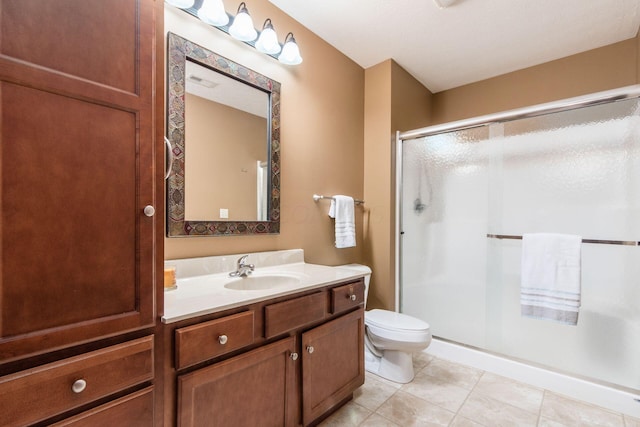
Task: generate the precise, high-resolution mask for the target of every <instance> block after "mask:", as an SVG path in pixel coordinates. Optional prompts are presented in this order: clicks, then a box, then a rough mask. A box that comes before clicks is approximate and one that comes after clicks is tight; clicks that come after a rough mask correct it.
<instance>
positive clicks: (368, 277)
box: [336, 264, 371, 308]
mask: <svg viewBox="0 0 640 427" xmlns="http://www.w3.org/2000/svg"><path fill="white" fill-rule="evenodd" d="M336 268H343V269H346V270H355V271H357V272H358V273H364V306H365V308H366V307H367V296H368V295H369V282H370V281H371V269H370V268H369V267H367V266H366V265H362V264H345V265H336Z"/></svg>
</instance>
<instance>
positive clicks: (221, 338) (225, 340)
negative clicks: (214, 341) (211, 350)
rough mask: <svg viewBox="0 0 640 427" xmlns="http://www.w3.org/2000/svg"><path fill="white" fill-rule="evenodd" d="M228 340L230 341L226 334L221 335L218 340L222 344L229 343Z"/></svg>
mask: <svg viewBox="0 0 640 427" xmlns="http://www.w3.org/2000/svg"><path fill="white" fill-rule="evenodd" d="M227 341H228V338H227V336H226V335H220V336H219V337H218V342H219V343H220V344H222V345H225V344H226V343H227Z"/></svg>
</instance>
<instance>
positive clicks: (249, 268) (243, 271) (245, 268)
mask: <svg viewBox="0 0 640 427" xmlns="http://www.w3.org/2000/svg"><path fill="white" fill-rule="evenodd" d="M248 256H249V255H245V256H242V257H240V258H239V259H238V266H237V269H236V271H232V272H231V273H229V277H247V276H248V275H249V274H251V273H253V270H254V269H255V266H254V265H253V264H245V263H244V262H245V261H246V260H247V257H248Z"/></svg>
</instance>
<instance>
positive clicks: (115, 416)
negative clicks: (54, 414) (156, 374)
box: [51, 387, 153, 427]
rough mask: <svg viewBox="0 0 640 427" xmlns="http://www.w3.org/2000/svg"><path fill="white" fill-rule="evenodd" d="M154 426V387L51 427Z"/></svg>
mask: <svg viewBox="0 0 640 427" xmlns="http://www.w3.org/2000/svg"><path fill="white" fill-rule="evenodd" d="M62 426H72V427H95V426H136V427H138V426H140V427H141V426H148V427H151V426H153V387H147V388H145V389H144V390H140V391H137V392H135V393H131V394H128V395H126V396H125V397H121V398H120V399H116V400H114V401H112V402H109V403H106V404H104V405H102V406H98V407H97V408H93V409H90V410H88V411H85V412H83V413H81V414H79V415H76V416H74V417H71V418H67V419H65V420H63V421H60V422H59V423H56V424H53V425H52V426H51V427H62Z"/></svg>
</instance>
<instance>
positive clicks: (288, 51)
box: [278, 32, 302, 65]
mask: <svg viewBox="0 0 640 427" xmlns="http://www.w3.org/2000/svg"><path fill="white" fill-rule="evenodd" d="M278 61H280V62H282V63H283V64H287V65H298V64H300V63H301V62H302V57H301V56H300V49H299V48H298V44H297V43H296V39H294V38H293V33H291V32H290V33H289V34H287V36H286V37H285V38H284V46H283V47H282V53H281V54H280V56H278Z"/></svg>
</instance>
